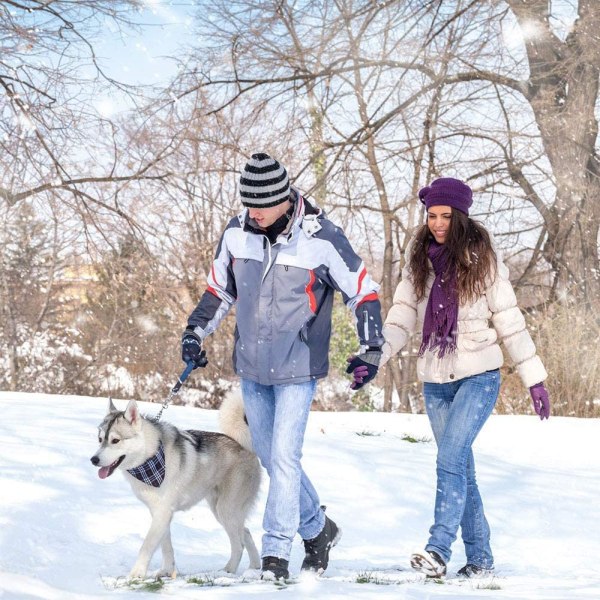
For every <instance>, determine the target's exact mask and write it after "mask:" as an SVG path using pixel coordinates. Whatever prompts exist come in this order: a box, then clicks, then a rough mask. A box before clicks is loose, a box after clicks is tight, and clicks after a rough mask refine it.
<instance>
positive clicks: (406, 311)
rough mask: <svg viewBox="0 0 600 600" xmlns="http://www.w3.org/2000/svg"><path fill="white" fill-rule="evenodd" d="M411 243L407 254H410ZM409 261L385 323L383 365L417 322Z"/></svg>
mask: <svg viewBox="0 0 600 600" xmlns="http://www.w3.org/2000/svg"><path fill="white" fill-rule="evenodd" d="M410 247H411V243H409V245H408V247H407V249H406V256H410ZM407 265H408V263H407V264H406V265H405V266H404V268H403V269H402V279H401V280H400V283H399V284H398V286H397V287H396V291H395V292H394V300H393V304H392V307H391V308H390V311H389V312H388V314H387V317H386V318H385V323H384V325H383V337H384V338H385V344H384V345H383V356H382V357H381V364H380V366H383V365H384V364H385V363H386V362H387V361H388V360H389V359H390V358H391V357H392V356H394V355H395V354H397V353H398V352H400V350H402V348H404V346H405V345H406V342H407V341H408V339H409V338H410V336H411V335H412V334H413V333H414V331H415V327H416V324H417V296H416V294H415V288H414V285H413V282H412V279H411V276H410V274H409V270H408V266H407Z"/></svg>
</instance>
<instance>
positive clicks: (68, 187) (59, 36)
mask: <svg viewBox="0 0 600 600" xmlns="http://www.w3.org/2000/svg"><path fill="white" fill-rule="evenodd" d="M141 5H142V3H141V2H139V1H138V0H99V1H95V0H94V1H92V0H82V1H80V2H71V1H69V0H53V1H50V2H48V1H42V0H3V1H2V2H0V149H1V154H2V158H1V159H0V160H1V165H2V167H3V168H2V173H3V174H2V177H1V179H0V200H3V201H5V202H7V203H8V204H9V205H11V206H12V205H15V204H16V203H18V202H21V201H23V200H25V199H27V198H31V197H34V198H40V199H41V201H42V202H48V201H49V199H50V198H51V197H61V198H62V200H63V202H64V203H65V204H66V205H69V206H71V207H72V209H74V210H75V211H78V212H79V213H80V214H81V215H82V218H83V219H84V221H85V222H88V221H89V222H91V223H93V222H94V220H95V218H96V217H97V215H98V213H99V212H104V213H106V212H109V213H113V214H115V215H117V216H119V217H120V218H127V219H129V220H130V221H132V222H133V219H132V217H131V215H129V214H127V212H126V210H124V209H123V207H122V206H121V204H120V203H119V193H120V191H121V189H122V188H123V187H124V186H126V185H127V184H129V183H130V182H131V181H135V180H144V179H154V178H159V179H160V178H164V177H165V176H166V173H164V172H162V171H160V170H159V167H158V165H159V162H160V160H161V158H162V157H163V156H164V155H165V154H166V153H168V152H169V148H168V147H167V148H163V149H162V150H161V152H160V153H158V154H156V155H154V156H152V157H147V156H146V157H144V158H143V159H142V160H135V159H134V157H132V156H131V155H130V154H129V153H128V152H127V150H126V146H125V145H124V144H122V143H121V141H120V139H119V130H118V127H117V124H116V123H114V122H111V121H110V120H109V119H106V118H103V117H102V116H101V115H100V114H98V111H97V109H96V108H95V107H94V101H93V100H94V98H95V97H96V96H97V95H98V94H100V93H103V92H106V91H107V90H113V91H115V92H117V93H120V94H122V95H123V96H125V95H127V97H128V98H129V100H130V101H132V102H134V103H137V104H138V105H139V104H140V103H141V101H142V100H143V97H142V96H141V95H140V94H139V90H134V89H133V88H132V87H128V86H125V85H123V84H121V83H119V82H117V81H115V80H114V79H111V78H110V77H109V76H108V75H107V74H106V73H105V72H104V71H103V69H102V66H101V61H100V60H99V59H98V57H97V55H96V51H95V49H94V44H95V42H96V41H97V39H98V36H99V35H101V34H102V33H103V32H105V31H106V27H107V24H108V23H109V22H110V23H112V24H114V25H116V26H117V27H127V28H130V27H133V26H134V21H133V19H132V11H133V10H134V9H135V8H137V7H139V6H141ZM121 139H122V138H121ZM102 140H104V144H103V148H102V149H100V148H99V146H100V145H102ZM107 149H109V152H107V151H106V150H107Z"/></svg>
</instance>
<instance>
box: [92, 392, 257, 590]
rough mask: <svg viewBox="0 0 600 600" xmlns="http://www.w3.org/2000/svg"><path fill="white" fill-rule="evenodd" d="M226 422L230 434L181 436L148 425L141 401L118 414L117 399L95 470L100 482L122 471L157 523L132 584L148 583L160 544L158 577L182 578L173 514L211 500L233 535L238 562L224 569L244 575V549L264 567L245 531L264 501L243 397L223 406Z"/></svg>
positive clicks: (163, 426) (100, 438) (158, 425)
mask: <svg viewBox="0 0 600 600" xmlns="http://www.w3.org/2000/svg"><path fill="white" fill-rule="evenodd" d="M220 421H221V427H222V428H223V431H224V432H225V434H223V433H215V432H209V431H195V430H189V431H181V430H179V429H177V427H174V426H173V425H170V424H168V423H154V422H152V421H149V420H148V419H146V418H144V417H143V416H142V415H141V414H140V412H139V409H138V406H137V404H136V402H135V400H132V401H130V402H129V404H128V405H127V408H126V409H125V410H124V411H120V410H117V408H115V406H114V404H113V403H112V400H109V404H108V413H107V415H106V417H105V418H104V421H102V423H101V424H100V426H99V432H98V441H99V442H100V447H99V448H98V451H97V452H96V454H94V456H92V458H91V461H92V464H93V465H94V466H97V467H100V469H99V471H98V476H99V477H100V479H106V478H107V477H110V476H111V475H112V474H113V472H114V471H115V469H117V468H119V469H121V471H122V472H123V474H124V475H125V478H126V479H127V480H128V481H129V483H130V485H131V487H132V489H133V491H134V493H135V495H136V496H137V497H138V498H139V499H140V500H141V501H142V502H144V504H146V505H147V506H148V508H149V509H150V513H151V514H152V524H151V525H150V529H149V531H148V533H147V535H146V539H145V540H144V543H143V544H142V547H141V549H140V552H139V555H138V558H137V561H136V563H135V565H134V566H133V568H132V569H131V572H130V573H129V577H131V578H134V577H135V578H137V577H140V578H143V577H145V576H146V571H147V569H148V563H149V562H150V559H151V558H152V556H153V554H154V552H155V551H156V549H157V548H158V545H159V544H160V546H161V550H162V566H161V568H160V570H159V571H158V573H157V576H159V577H175V576H176V571H175V558H174V554H173V546H172V544H171V531H170V525H171V519H172V517H173V513H174V512H175V511H177V510H186V509H188V508H190V507H192V506H194V504H197V503H198V502H200V500H202V499H203V498H206V500H207V502H208V505H209V507H210V509H211V510H212V512H213V514H214V515H215V517H216V519H217V521H218V522H219V523H220V524H221V525H223V528H224V529H225V531H226V532H227V535H228V536H229V541H230V543H231V557H230V558H229V561H228V563H227V564H226V565H225V567H224V570H225V571H227V572H229V573H235V572H236V570H237V568H238V566H239V564H240V560H241V558H242V552H243V550H244V548H246V551H247V552H248V555H249V557H250V568H252V569H259V568H260V557H259V554H258V551H257V550H256V546H255V545H254V540H253V539H252V535H251V534H250V531H249V530H248V529H247V528H246V527H245V526H244V524H245V521H246V518H247V516H248V513H249V512H250V509H251V508H252V506H253V505H254V503H255V501H256V497H257V495H258V490H259V487H260V475H261V471H260V465H259V462H258V459H257V457H256V455H255V454H254V453H253V452H252V447H251V442H250V432H249V431H248V428H247V426H246V424H245V423H244V412H243V406H242V404H241V398H239V397H238V396H232V397H230V398H229V399H228V400H226V401H224V402H223V405H222V406H221V411H220ZM227 434H229V435H227ZM230 436H231V437H230Z"/></svg>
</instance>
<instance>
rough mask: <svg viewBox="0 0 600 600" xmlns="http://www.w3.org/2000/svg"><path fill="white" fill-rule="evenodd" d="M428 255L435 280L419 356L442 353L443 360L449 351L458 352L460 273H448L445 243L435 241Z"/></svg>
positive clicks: (427, 309)
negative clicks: (458, 275) (457, 276)
mask: <svg viewBox="0 0 600 600" xmlns="http://www.w3.org/2000/svg"><path fill="white" fill-rule="evenodd" d="M427 256H428V257H429V260H431V263H432V264H433V272H434V273H435V279H434V281H433V286H432V287H431V292H430V293H429V299H428V300H427V308H426V309H425V320H424V322H423V341H422V342H421V347H420V348H419V356H423V354H424V353H425V351H426V350H431V351H434V350H435V349H436V348H437V350H438V357H439V358H443V357H444V356H445V355H446V354H447V353H449V352H455V351H456V336H457V326H458V325H457V324H458V294H457V291H456V272H455V271H454V269H451V270H450V272H448V252H447V251H446V247H445V246H444V244H438V243H437V242H436V241H435V240H432V241H431V243H430V244H429V248H427Z"/></svg>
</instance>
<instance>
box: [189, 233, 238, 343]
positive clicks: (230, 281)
mask: <svg viewBox="0 0 600 600" xmlns="http://www.w3.org/2000/svg"><path fill="white" fill-rule="evenodd" d="M227 231H228V230H227V229H226V230H225V231H224V232H223V235H222V236H221V240H220V242H219V245H218V247H217V252H216V255H215V259H214V261H213V263H212V266H211V269H210V272H209V274H208V275H207V277H206V282H207V286H206V291H205V292H204V294H203V295H202V298H200V302H198V305H197V306H196V308H195V309H194V310H193V311H192V314H191V315H190V317H189V319H188V327H193V328H194V333H195V334H196V335H198V337H199V338H200V339H201V340H203V339H204V338H205V337H207V336H208V335H210V334H211V333H213V332H214V331H215V330H216V329H217V327H218V326H219V323H220V322H221V321H222V320H223V319H224V317H225V315H227V313H228V312H229V310H230V309H231V307H232V306H233V305H234V304H235V301H236V299H237V288H236V283H235V276H234V273H233V261H234V259H233V258H232V256H231V254H230V253H229V251H228V249H227Z"/></svg>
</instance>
